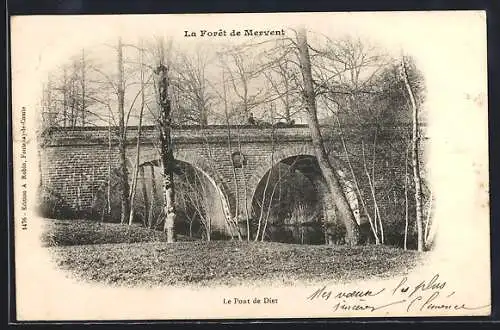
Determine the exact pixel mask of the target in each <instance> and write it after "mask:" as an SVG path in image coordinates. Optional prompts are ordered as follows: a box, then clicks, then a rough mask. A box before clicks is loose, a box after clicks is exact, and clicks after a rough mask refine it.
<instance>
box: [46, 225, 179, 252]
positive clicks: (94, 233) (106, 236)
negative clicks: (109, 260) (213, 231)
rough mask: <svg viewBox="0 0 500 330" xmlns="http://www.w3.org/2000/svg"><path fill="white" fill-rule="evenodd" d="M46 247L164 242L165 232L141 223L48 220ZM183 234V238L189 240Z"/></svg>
mask: <svg viewBox="0 0 500 330" xmlns="http://www.w3.org/2000/svg"><path fill="white" fill-rule="evenodd" d="M44 221H45V223H44V224H45V230H44V233H43V235H42V245H43V246H70V245H86V244H116V243H138V242H164V241H165V240H166V237H165V234H164V233H163V232H161V231H157V230H150V229H147V228H144V227H140V226H138V225H132V226H127V225H120V224H116V223H103V222H95V221H88V220H53V219H45V220H44ZM188 239H189V238H187V237H181V240H188Z"/></svg>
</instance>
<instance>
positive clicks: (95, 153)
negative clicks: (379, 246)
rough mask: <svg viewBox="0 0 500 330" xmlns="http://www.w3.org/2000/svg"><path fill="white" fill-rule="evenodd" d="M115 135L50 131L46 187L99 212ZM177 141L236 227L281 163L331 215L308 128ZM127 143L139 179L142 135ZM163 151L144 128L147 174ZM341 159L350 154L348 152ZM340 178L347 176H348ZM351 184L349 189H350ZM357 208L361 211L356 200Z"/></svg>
mask: <svg viewBox="0 0 500 330" xmlns="http://www.w3.org/2000/svg"><path fill="white" fill-rule="evenodd" d="M322 130H323V132H324V133H323V134H324V137H325V138H329V137H330V136H331V135H332V134H333V135H334V133H333V131H334V130H333V129H332V128H322ZM115 133H116V128H114V131H113V132H112V134H111V135H110V134H109V130H108V128H107V127H80V128H52V129H50V130H48V131H46V132H45V133H44V135H43V136H42V139H41V141H40V142H41V153H40V154H41V172H42V173H41V175H42V179H41V181H42V186H43V187H45V188H47V189H50V191H52V192H55V193H56V194H57V195H58V196H60V198H61V199H63V200H64V201H65V203H66V204H67V205H69V206H71V207H72V208H74V209H75V210H86V209H89V208H91V207H92V203H93V202H94V199H95V195H96V192H97V191H98V190H99V189H102V187H103V184H105V183H106V182H107V178H108V171H109V164H110V161H111V163H112V164H113V165H112V167H113V168H116V167H117V166H118V157H119V155H118V150H117V140H116V134H115ZM172 135H173V144H174V150H175V151H174V157H175V159H176V161H177V163H178V164H179V165H180V166H181V167H183V166H184V167H186V166H187V167H192V168H194V169H195V170H196V171H197V172H198V173H201V174H203V175H202V176H203V177H204V178H205V181H206V182H209V183H210V184H209V186H210V185H211V186H212V187H211V188H210V190H208V191H209V193H208V194H210V195H214V196H216V199H214V200H213V203H214V204H215V203H216V200H217V199H220V203H219V204H220V205H222V208H223V214H224V217H226V218H228V219H230V218H231V219H234V218H235V216H243V215H244V213H245V212H244V210H245V208H246V210H247V215H248V210H249V209H250V213H251V212H252V208H254V206H255V198H256V192H257V191H262V186H263V185H264V184H265V183H266V182H265V181H266V177H267V175H266V174H267V173H269V171H270V169H271V168H273V167H274V166H276V165H277V164H279V163H281V164H287V166H289V168H293V169H294V170H298V171H300V172H301V173H303V174H304V175H305V176H306V177H307V178H308V179H309V180H310V181H311V182H312V183H313V185H314V187H315V190H316V193H317V195H318V196H317V199H318V200H319V201H322V202H324V203H325V205H326V206H327V207H326V209H329V208H331V205H328V202H326V200H329V199H326V200H325V198H324V196H325V194H326V186H325V183H324V179H323V176H322V174H321V171H320V170H319V168H318V165H317V162H316V158H315V153H314V150H313V147H312V143H311V137H310V133H309V129H308V127H307V126H305V125H296V126H292V127H280V128H272V127H255V126H229V127H228V126H208V127H204V128H201V127H176V128H174V129H173V131H172ZM110 136H112V138H111V139H110V138H109V137H110ZM127 136H128V139H127V142H126V146H127V158H128V163H129V173H130V175H129V176H130V177H132V172H133V168H134V165H135V164H136V160H137V127H128V129H127ZM380 139H381V140H382V137H381V138H380ZM158 143H159V139H158V134H157V129H156V128H155V127H153V126H147V127H143V131H142V134H141V139H140V149H139V150H140V151H139V157H138V159H139V165H140V166H142V167H146V168H148V167H151V168H152V167H157V166H159V153H158V148H159V145H158ZM337 148H338V147H337ZM110 150H111V153H110V152H109V151H110ZM338 154H342V152H341V150H339V152H338ZM332 160H333V162H334V163H335V166H336V167H337V169H343V170H344V171H345V170H346V169H347V166H346V165H345V163H344V162H343V160H342V157H334V156H332ZM339 173H340V174H341V176H343V174H342V171H340V172H339ZM345 183H346V186H347V187H348V186H349V182H347V181H346V182H345ZM259 187H261V188H260V189H259ZM350 201H351V204H352V207H353V209H355V210H356V209H357V207H356V205H355V204H356V197H355V196H354V198H350ZM236 213H239V214H236ZM358 221H359V218H358Z"/></svg>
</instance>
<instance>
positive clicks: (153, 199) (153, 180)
mask: <svg viewBox="0 0 500 330" xmlns="http://www.w3.org/2000/svg"><path fill="white" fill-rule="evenodd" d="M149 169H150V171H151V205H150V206H149V215H148V227H149V228H153V226H154V225H155V224H154V222H153V217H154V209H155V204H156V196H158V190H157V188H156V176H155V168H154V166H153V164H151V165H150V166H149Z"/></svg>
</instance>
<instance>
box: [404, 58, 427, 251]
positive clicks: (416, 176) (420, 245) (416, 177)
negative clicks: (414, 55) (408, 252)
mask: <svg viewBox="0 0 500 330" xmlns="http://www.w3.org/2000/svg"><path fill="white" fill-rule="evenodd" d="M401 68H402V76H403V81H404V84H405V87H406V90H407V92H408V97H409V98H410V103H411V108H412V112H413V121H412V156H411V163H412V166H413V182H414V185H415V210H416V222H417V250H418V251H423V250H424V232H423V220H422V192H421V184H420V161H419V154H418V152H419V134H418V108H417V102H416V101H415V95H414V94H413V91H412V89H411V86H410V82H409V81H408V72H407V70H406V64H405V61H404V58H403V60H402V63H401Z"/></svg>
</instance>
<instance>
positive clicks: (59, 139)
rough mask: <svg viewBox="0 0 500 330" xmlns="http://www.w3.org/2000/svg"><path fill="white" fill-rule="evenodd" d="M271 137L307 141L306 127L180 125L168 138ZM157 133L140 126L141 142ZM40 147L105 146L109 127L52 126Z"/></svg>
mask: <svg viewBox="0 0 500 330" xmlns="http://www.w3.org/2000/svg"><path fill="white" fill-rule="evenodd" d="M137 131H138V127H137V126H130V127H127V137H128V138H127V144H135V142H136V141H137ZM117 133H118V128H117V127H112V130H111V140H112V143H113V144H116V143H117V141H118V139H117V136H118V134H117ZM273 135H274V138H275V140H278V141H308V140H310V133H309V128H308V127H307V126H306V125H295V126H289V127H274V128H272V127H256V126H246V125H245V126H229V127H228V126H224V125H212V126H207V127H199V126H184V127H173V129H172V137H173V141H174V143H175V144H181V143H204V142H223V141H227V139H228V136H231V142H232V143H235V142H238V141H239V142H247V141H252V142H268V141H270V140H271V137H272V136H273ZM158 139H159V138H158V130H157V128H156V127H155V126H144V127H142V133H141V140H142V143H154V142H156V141H158ZM40 142H41V144H42V146H60V145H96V144H99V145H100V144H108V143H109V128H108V127H105V126H100V127H75V128H71V127H54V128H51V129H49V130H47V131H46V132H44V134H43V135H42V136H41V141H40Z"/></svg>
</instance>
